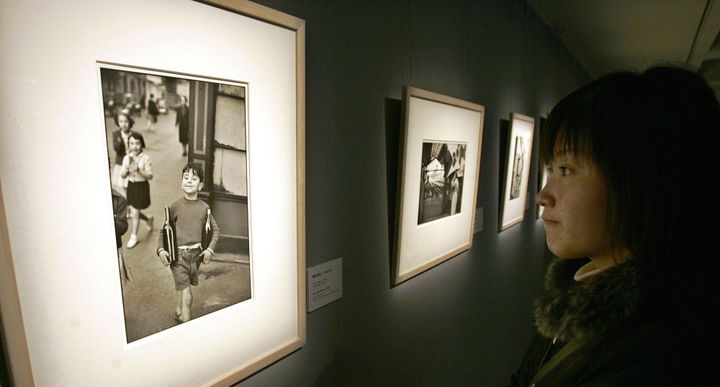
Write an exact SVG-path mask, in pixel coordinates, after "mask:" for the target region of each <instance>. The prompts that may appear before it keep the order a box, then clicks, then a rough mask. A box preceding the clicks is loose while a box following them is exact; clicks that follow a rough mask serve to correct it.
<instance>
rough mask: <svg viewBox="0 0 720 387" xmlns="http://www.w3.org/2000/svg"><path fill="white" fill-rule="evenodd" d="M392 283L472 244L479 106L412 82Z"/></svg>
mask: <svg viewBox="0 0 720 387" xmlns="http://www.w3.org/2000/svg"><path fill="white" fill-rule="evenodd" d="M404 108H405V127H404V133H403V135H402V136H401V138H402V144H401V151H400V158H399V165H400V168H399V178H398V185H399V189H398V193H399V194H398V206H397V208H398V211H397V223H396V230H397V231H396V236H395V249H394V250H395V254H394V268H393V273H394V275H393V283H394V284H399V283H401V282H403V281H405V280H407V279H409V278H411V277H413V276H415V275H417V274H419V273H421V272H423V271H425V270H427V269H429V268H431V267H433V266H435V265H438V264H440V263H441V262H444V261H446V260H448V259H450V258H452V257H454V256H456V255H457V254H459V253H461V252H463V251H465V250H467V249H469V248H470V246H471V245H472V236H473V225H474V219H475V203H476V199H477V183H478V178H479V172H480V154H481V151H482V132H483V121H484V116H485V108H484V107H483V106H482V105H478V104H475V103H471V102H467V101H463V100H460V99H457V98H453V97H448V96H445V95H441V94H437V93H434V92H430V91H427V90H422V89H419V88H415V87H410V86H408V87H406V88H405V94H404Z"/></svg>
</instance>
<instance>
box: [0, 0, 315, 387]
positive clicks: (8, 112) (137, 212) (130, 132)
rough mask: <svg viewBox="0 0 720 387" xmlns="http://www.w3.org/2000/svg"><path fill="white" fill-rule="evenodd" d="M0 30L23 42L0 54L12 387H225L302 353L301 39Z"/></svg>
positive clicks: (196, 28)
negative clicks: (6, 85) (6, 91)
mask: <svg viewBox="0 0 720 387" xmlns="http://www.w3.org/2000/svg"><path fill="white" fill-rule="evenodd" d="M78 9H82V12H83V15H85V17H84V18H83V21H82V22H77V21H74V20H76V19H75V18H72V17H68V16H67V12H76V11H77V10H78ZM114 9H115V10H117V11H118V12H114V11H113V10H114ZM131 10H137V11H138V12H132V17H129V16H130V15H131V13H130V11H131ZM169 10H171V12H169ZM28 19H31V20H34V22H33V23H32V24H27V23H23V22H22V21H23V20H28ZM190 21H193V22H190ZM0 23H2V25H3V26H4V28H5V29H6V30H7V31H11V32H12V34H13V35H16V36H23V37H24V38H23V39H22V40H14V41H6V42H5V43H4V44H3V45H2V46H0V48H1V49H2V56H0V58H2V59H0V74H1V75H2V77H3V79H8V80H10V79H14V81H12V82H11V83H13V82H15V84H16V85H17V86H18V87H12V89H13V90H14V91H13V93H12V95H13V98H12V99H9V98H2V99H0V125H2V127H3V128H6V129H9V128H12V129H11V130H6V129H3V131H2V132H1V133H0V139H1V141H0V149H1V150H2V154H4V155H5V156H6V157H8V158H9V159H8V160H15V162H13V163H2V164H1V165H0V172H1V176H2V187H1V188H2V189H1V190H0V215H1V216H0V226H1V227H2V230H0V231H2V232H0V241H1V242H2V243H1V244H0V253H1V254H2V264H3V267H5V268H6V270H2V274H0V275H1V276H2V277H1V279H2V281H0V290H1V292H0V293H1V294H2V297H1V298H0V301H2V303H1V304H0V307H1V308H2V309H1V310H2V314H1V316H2V325H1V326H2V328H3V331H4V332H3V334H4V337H6V338H8V340H7V342H6V344H7V347H8V352H7V353H8V355H9V356H8V361H9V364H10V366H11V374H12V377H13V380H14V383H15V384H18V385H33V384H37V385H74V384H77V383H78V381H82V383H83V384H93V385H105V384H107V381H108V380H111V381H112V384H115V385H228V384H232V383H234V382H237V381H239V380H242V379H244V378H246V377H248V376H249V375H252V374H253V373H255V372H257V371H258V370H260V369H262V368H264V367H266V366H268V365H270V364H272V363H273V362H275V361H277V360H279V359H281V358H282V357H284V356H287V355H288V354H290V353H292V352H293V351H295V350H297V349H299V348H301V347H302V345H304V343H305V324H306V323H305V319H306V304H305V303H306V297H305V204H304V203H305V201H304V200H305V199H304V184H305V183H304V175H305V173H304V160H305V153H304V152H305V150H304V148H305V141H304V120H305V118H304V89H305V83H304V82H305V81H304V65H305V59H304V50H305V48H304V39H305V38H304V36H305V35H304V34H305V32H304V21H303V20H301V19H298V18H295V17H293V16H290V15H287V14H283V13H281V12H278V11H275V10H272V9H270V8H267V7H264V6H260V5H257V4H254V3H250V2H247V1H239V0H238V1H234V0H217V1H208V2H195V1H170V0H161V1H155V2H145V1H140V0H127V1H125V2H123V4H122V6H120V5H118V4H116V3H113V2H110V1H105V0H101V1H97V2H90V3H88V2H85V1H81V0H69V1H67V2H63V4H62V6H53V5H50V4H48V3H45V2H42V1H40V0H31V1H26V2H17V3H13V4H12V5H8V6H7V7H5V8H4V9H3V14H2V15H1V16H0ZM37 26H42V28H37ZM128 32H131V33H128ZM88 36H92V39H87V37H88ZM67 52H72V55H67ZM10 53H12V55H10ZM69 353H71V354H72V356H71V357H68V356H67V354H69Z"/></svg>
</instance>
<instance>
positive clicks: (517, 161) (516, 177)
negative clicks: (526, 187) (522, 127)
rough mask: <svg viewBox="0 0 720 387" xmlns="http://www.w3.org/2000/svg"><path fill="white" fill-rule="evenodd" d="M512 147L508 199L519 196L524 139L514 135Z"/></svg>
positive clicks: (523, 164) (523, 157) (523, 159)
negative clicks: (512, 154)
mask: <svg viewBox="0 0 720 387" xmlns="http://www.w3.org/2000/svg"><path fill="white" fill-rule="evenodd" d="M514 149H515V153H514V156H513V167H512V183H510V200H513V199H517V198H518V197H520V184H521V182H522V177H523V167H524V166H525V139H524V138H523V137H522V136H516V137H515V147H514Z"/></svg>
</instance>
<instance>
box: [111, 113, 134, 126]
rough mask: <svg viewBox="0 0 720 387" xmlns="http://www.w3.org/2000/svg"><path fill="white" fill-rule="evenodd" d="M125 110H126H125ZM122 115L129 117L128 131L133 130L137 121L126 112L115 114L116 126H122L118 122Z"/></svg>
mask: <svg viewBox="0 0 720 387" xmlns="http://www.w3.org/2000/svg"><path fill="white" fill-rule="evenodd" d="M123 110H124V109H123ZM121 115H123V116H125V117H127V119H128V129H132V127H133V125H135V120H133V119H132V117H130V113H128V112H124V111H120V112H118V113H117V114H115V115H114V116H113V121H115V125H116V126H118V127H119V126H120V123H119V122H118V117H120V116H121Z"/></svg>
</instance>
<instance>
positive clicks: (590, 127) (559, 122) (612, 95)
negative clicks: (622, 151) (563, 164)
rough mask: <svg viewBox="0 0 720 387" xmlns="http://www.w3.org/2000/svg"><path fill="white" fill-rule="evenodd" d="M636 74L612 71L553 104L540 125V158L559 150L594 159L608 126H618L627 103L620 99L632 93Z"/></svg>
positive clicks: (606, 134)
mask: <svg viewBox="0 0 720 387" xmlns="http://www.w3.org/2000/svg"><path fill="white" fill-rule="evenodd" d="M636 77H637V76H636V75H634V74H632V73H615V74H611V75H608V76H605V77H604V78H602V79H600V80H598V81H595V82H592V83H590V84H588V85H585V86H583V87H581V88H580V89H578V90H576V91H575V92H573V93H571V94H570V95H568V96H566V97H565V98H563V99H562V100H561V101H560V102H559V103H558V104H557V105H556V106H555V108H553V110H552V112H551V113H550V115H549V116H548V119H547V122H546V123H545V126H544V127H543V128H542V134H541V138H540V160H541V162H542V163H544V164H547V163H548V162H549V161H551V160H552V159H553V158H554V157H555V156H556V155H557V153H558V152H568V153H571V154H578V153H583V154H585V155H586V156H587V157H589V158H590V160H593V161H597V159H598V158H599V157H602V156H601V155H600V154H598V151H600V152H602V149H603V148H604V145H605V144H603V143H605V142H607V141H608V140H609V139H612V138H613V137H615V136H612V135H611V136H608V134H609V133H608V130H607V129H609V128H612V127H613V126H617V124H618V123H617V122H616V119H617V118H619V117H621V116H624V114H622V110H624V108H626V107H627V105H625V104H624V103H623V101H622V100H623V99H627V98H629V97H631V95H630V94H632V93H628V90H627V89H628V87H627V86H628V84H629V83H632V82H633V80H634V79H635V78H636Z"/></svg>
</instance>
